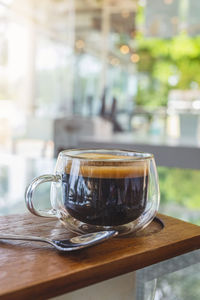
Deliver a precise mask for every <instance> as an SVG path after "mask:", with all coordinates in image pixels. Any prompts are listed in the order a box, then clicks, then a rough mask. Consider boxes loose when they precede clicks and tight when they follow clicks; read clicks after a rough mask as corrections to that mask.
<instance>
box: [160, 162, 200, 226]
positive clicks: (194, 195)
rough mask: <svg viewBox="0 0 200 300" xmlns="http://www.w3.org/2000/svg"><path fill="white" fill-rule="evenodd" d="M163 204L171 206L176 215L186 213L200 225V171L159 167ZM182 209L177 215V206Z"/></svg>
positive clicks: (188, 219) (192, 220)
mask: <svg viewBox="0 0 200 300" xmlns="http://www.w3.org/2000/svg"><path fill="white" fill-rule="evenodd" d="M158 174H159V182H160V193H161V200H160V204H161V207H162V206H168V207H170V210H171V212H172V213H173V216H174V217H180V215H181V214H182V215H183V211H184V214H185V219H186V220H187V221H190V222H192V223H196V224H198V225H200V184H199V182H200V171H199V170H190V169H188V170H182V169H177V168H170V169H169V168H166V167H158ZM175 206H176V208H177V209H178V210H181V212H180V215H175V214H176V212H175V210H173V207H175Z"/></svg>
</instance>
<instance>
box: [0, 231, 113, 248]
mask: <svg viewBox="0 0 200 300" xmlns="http://www.w3.org/2000/svg"><path fill="white" fill-rule="evenodd" d="M117 234H118V232H117V231H115V230H110V231H99V232H93V233H87V234H83V235H78V236H75V237H73V238H71V239H67V240H54V239H52V240H51V239H49V238H44V237H37V236H27V235H26V236H25V235H12V234H0V240H24V241H35V242H44V243H48V244H51V245H52V246H54V247H55V248H56V249H57V250H59V251H74V250H79V249H82V248H86V247H90V246H92V245H96V244H98V243H101V242H103V241H105V240H107V239H109V238H111V237H114V236H116V235H117Z"/></svg>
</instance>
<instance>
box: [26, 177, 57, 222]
mask: <svg viewBox="0 0 200 300" xmlns="http://www.w3.org/2000/svg"><path fill="white" fill-rule="evenodd" d="M60 180H61V176H60V175H53V174H46V175H41V176H39V177H36V178H35V179H34V180H33V181H32V182H31V183H30V184H29V185H28V187H27V188H26V191H25V202H26V206H27V208H28V210H29V211H30V212H31V213H32V214H34V215H36V216H39V217H48V218H56V212H55V211H54V210H53V209H52V210H50V211H39V210H37V209H36V208H35V206H34V192H35V189H36V188H37V187H38V185H40V184H42V183H44V182H59V181H60Z"/></svg>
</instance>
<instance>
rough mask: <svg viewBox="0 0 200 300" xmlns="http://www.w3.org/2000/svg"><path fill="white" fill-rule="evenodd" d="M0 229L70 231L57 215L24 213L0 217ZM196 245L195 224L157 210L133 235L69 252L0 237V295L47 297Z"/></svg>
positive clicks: (199, 239)
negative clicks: (53, 216) (151, 220)
mask: <svg viewBox="0 0 200 300" xmlns="http://www.w3.org/2000/svg"><path fill="white" fill-rule="evenodd" d="M161 220H162V221H161ZM163 223H164V226H163ZM0 231H1V232H2V233H17V234H31V235H40V236H46V237H51V238H53V237H62V238H67V237H70V236H72V234H71V233H69V232H67V231H66V229H65V228H63V227H62V225H61V224H60V222H59V221H54V220H52V219H47V218H39V217H35V216H33V215H30V214H26V215H11V216H4V217H0ZM199 248H200V227H199V226H196V225H193V224H190V223H186V222H183V221H180V220H177V219H174V218H171V217H168V216H165V215H161V214H159V215H158V218H155V219H154V221H153V222H152V223H151V224H150V225H149V226H148V227H147V228H146V229H144V230H143V231H140V232H138V233H137V234H136V235H133V234H132V235H129V236H125V237H116V238H113V239H111V240H108V241H106V242H104V243H102V244H99V245H96V246H93V247H91V248H86V249H82V250H79V251H75V252H68V253H60V252H57V251H56V250H55V249H54V248H52V247H51V245H48V244H43V243H36V242H22V241H19V242H18V241H0V299H4V300H7V299H15V300H17V299H20V300H21V299H30V300H31V299H34V300H35V299H37V300H38V299H47V298H49V297H53V296H56V295H59V294H63V293H65V292H69V291H72V290H76V289H79V288H81V287H85V286H88V285H90V284H92V283H97V282H100V281H103V280H106V279H108V278H112V277H115V276H117V275H120V274H124V273H127V272H131V271H134V270H137V269H140V268H143V267H146V266H148V265H151V264H154V263H157V262H160V261H163V260H166V259H168V258H172V257H174V256H177V255H180V254H183V253H186V252H189V251H192V250H195V249H199Z"/></svg>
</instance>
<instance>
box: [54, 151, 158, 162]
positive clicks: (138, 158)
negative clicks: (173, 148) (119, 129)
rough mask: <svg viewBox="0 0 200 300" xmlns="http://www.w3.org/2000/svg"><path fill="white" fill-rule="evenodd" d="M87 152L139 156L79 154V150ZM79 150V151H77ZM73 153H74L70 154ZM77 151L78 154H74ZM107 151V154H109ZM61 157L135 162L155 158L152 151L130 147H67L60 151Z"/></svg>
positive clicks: (95, 160) (93, 160)
mask: <svg viewBox="0 0 200 300" xmlns="http://www.w3.org/2000/svg"><path fill="white" fill-rule="evenodd" d="M82 151H83V152H84V151H85V152H86V153H90V152H91V153H92V152H100V151H101V152H104V151H105V154H106V152H108V153H109V152H119V153H120V152H121V153H122V155H123V153H132V154H137V156H131V155H124V157H127V156H129V158H126V159H124V158H121V157H120V158H88V157H83V156H78V155H77V154H78V153H79V152H82ZM76 152H77V153H76ZM70 153H72V154H70ZM73 153H76V154H73ZM108 153H107V154H108ZM59 156H60V157H69V158H72V159H78V160H81V161H92V162H103V161H110V162H134V161H143V160H149V159H153V158H154V155H153V154H152V153H149V152H142V151H137V150H128V149H116V148H113V149H111V148H106V149H103V148H95V149H94V148H77V149H75V148H74V149H73V148H72V149H67V150H63V151H61V152H60V153H59Z"/></svg>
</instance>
